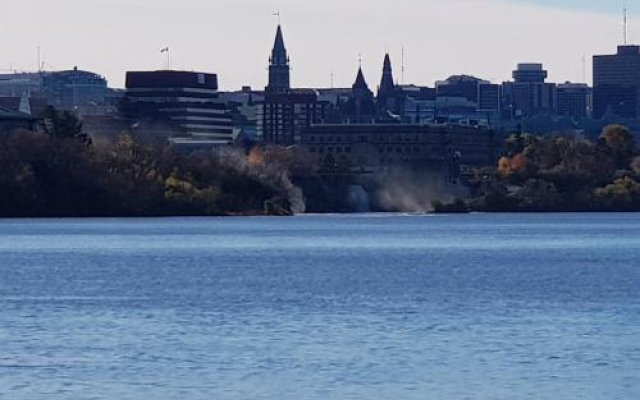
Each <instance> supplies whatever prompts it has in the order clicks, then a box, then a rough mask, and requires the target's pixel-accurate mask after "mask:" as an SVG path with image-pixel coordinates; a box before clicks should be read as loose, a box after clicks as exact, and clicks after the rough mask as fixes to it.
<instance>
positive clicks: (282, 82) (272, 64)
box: [266, 25, 291, 93]
mask: <svg viewBox="0 0 640 400" xmlns="http://www.w3.org/2000/svg"><path fill="white" fill-rule="evenodd" d="M290 88H291V86H290V67H289V56H288V55H287V48H286V47H285V45H284V36H283V34H282V27H281V26H280V25H278V30H277V31H276V39H275V42H274V44H273V50H272V51H271V57H270V58H269V85H268V86H267V87H266V90H267V91H268V92H279V93H284V92H288V91H289V89H290Z"/></svg>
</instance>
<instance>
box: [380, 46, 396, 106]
mask: <svg viewBox="0 0 640 400" xmlns="http://www.w3.org/2000/svg"><path fill="white" fill-rule="evenodd" d="M383 64H384V65H383V67H382V80H381V81H380V87H378V97H381V96H386V95H389V94H392V93H393V91H394V90H395V87H396V84H395V82H394V81H393V68H392V67H391V58H390V57H389V53H387V54H385V56H384V63H383Z"/></svg>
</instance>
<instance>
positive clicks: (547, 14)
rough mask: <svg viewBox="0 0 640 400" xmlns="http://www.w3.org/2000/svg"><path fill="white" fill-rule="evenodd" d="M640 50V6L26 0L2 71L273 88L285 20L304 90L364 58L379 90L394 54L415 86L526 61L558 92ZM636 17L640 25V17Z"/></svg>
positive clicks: (8, 17)
mask: <svg viewBox="0 0 640 400" xmlns="http://www.w3.org/2000/svg"><path fill="white" fill-rule="evenodd" d="M623 4H626V5H627V6H628V8H629V10H630V25H629V32H630V34H629V37H630V40H631V41H636V39H640V22H638V23H636V22H637V21H640V0H627V1H626V2H623V1H618V0H565V1H558V0H556V1H554V0H180V1H176V0H56V1H50V0H46V1H45V0H20V1H11V2H6V4H3V11H2V24H0V69H9V68H14V69H23V70H26V69H35V68H36V65H37V61H36V60H37V57H36V54H37V51H36V48H37V46H38V44H40V45H41V47H42V58H43V60H44V61H45V62H46V65H47V68H49V69H67V68H72V67H73V66H74V65H77V66H78V67H80V68H82V69H88V70H92V71H95V72H98V73H101V74H103V75H105V76H106V77H107V78H108V79H109V81H110V83H111V84H112V85H113V86H116V87H119V86H122V85H123V81H124V74H125V71H127V70H146V69H157V68H162V67H163V66H164V64H165V57H164V56H163V55H162V54H160V49H161V48H162V47H165V46H169V47H170V48H171V54H172V59H173V66H174V67H175V68H180V69H186V70H203V71H211V72H216V73H218V74H219V76H220V83H221V86H222V88H223V89H236V88H239V87H240V86H241V85H243V84H248V85H252V86H254V87H256V88H258V87H263V86H264V85H265V83H266V77H267V73H266V67H267V58H268V53H269V50H270V48H271V46H272V43H273V36H274V33H275V27H276V25H277V19H276V17H273V16H272V15H271V14H272V13H273V12H274V11H278V10H279V11H281V12H282V24H283V27H284V34H285V41H286V44H287V47H288V50H289V52H290V55H291V59H292V66H293V71H292V81H293V84H294V85H295V86H300V87H303V86H329V85H330V82H331V78H330V77H331V73H332V72H333V74H334V77H335V78H334V82H335V85H336V86H347V85H351V83H352V82H353V80H354V78H355V73H356V69H357V66H358V54H359V53H361V54H362V57H363V60H364V61H363V68H364V70H365V75H366V77H367V80H368V82H369V84H370V85H371V86H372V87H374V86H375V85H376V84H377V82H378V81H379V79H380V69H381V66H382V58H383V55H384V52H385V51H386V50H388V51H389V52H390V53H391V55H392V59H393V62H394V67H395V70H396V77H397V79H398V80H400V79H401V74H400V64H401V48H402V47H403V46H404V47H405V49H406V73H405V79H404V82H405V83H416V84H428V85H432V84H433V83H434V81H435V80H438V79H444V78H446V77H447V76H448V75H450V74H459V73H466V74H474V75H477V76H479V77H482V78H485V79H491V80H494V81H502V80H505V79H508V78H509V77H510V74H511V70H513V68H514V67H515V64H516V63H518V62H542V63H544V64H545V66H546V67H547V68H548V69H549V71H550V77H551V79H553V80H556V81H566V80H572V81H581V80H582V77H583V63H582V60H583V58H585V59H586V60H587V62H586V71H585V72H586V76H587V80H588V81H590V75H591V56H592V55H593V54H599V53H611V52H614V51H615V46H616V45H617V44H619V43H620V42H621V41H622V17H621V9H622V7H623ZM636 13H637V16H636Z"/></svg>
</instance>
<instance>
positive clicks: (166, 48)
mask: <svg viewBox="0 0 640 400" xmlns="http://www.w3.org/2000/svg"><path fill="white" fill-rule="evenodd" d="M168 52H169V48H168V47H164V48H162V49H160V53H168Z"/></svg>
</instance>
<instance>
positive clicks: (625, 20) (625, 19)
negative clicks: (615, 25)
mask: <svg viewBox="0 0 640 400" xmlns="http://www.w3.org/2000/svg"><path fill="white" fill-rule="evenodd" d="M622 13H623V21H622V23H623V28H624V31H623V34H624V45H625V46H626V45H627V44H628V42H627V39H628V29H629V20H628V13H629V11H628V10H627V7H626V6H625V7H624V8H623V9H622Z"/></svg>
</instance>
